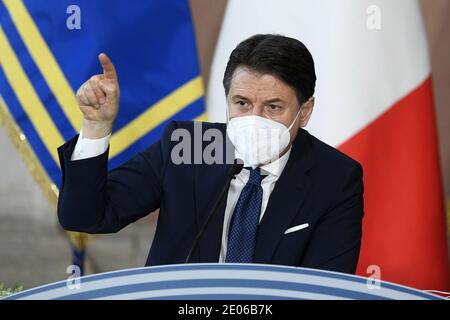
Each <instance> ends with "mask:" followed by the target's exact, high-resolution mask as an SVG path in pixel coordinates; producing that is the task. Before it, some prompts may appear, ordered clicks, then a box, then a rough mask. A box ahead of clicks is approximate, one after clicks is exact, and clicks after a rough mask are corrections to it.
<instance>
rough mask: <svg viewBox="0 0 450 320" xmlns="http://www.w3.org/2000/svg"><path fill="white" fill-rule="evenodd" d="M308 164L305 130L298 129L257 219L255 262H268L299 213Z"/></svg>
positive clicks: (307, 183)
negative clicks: (262, 211) (281, 170)
mask: <svg viewBox="0 0 450 320" xmlns="http://www.w3.org/2000/svg"><path fill="white" fill-rule="evenodd" d="M312 163H313V161H312V153H311V150H310V143H309V136H308V133H307V132H306V131H305V130H303V129H300V131H299V133H298V135H297V137H296V139H295V141H294V143H293V145H292V151H291V154H290V157H289V160H288V162H287V164H286V167H285V168H284V170H283V172H282V174H281V176H280V177H279V179H278V181H277V182H276V184H275V187H274V189H273V191H272V194H271V195H270V198H269V203H268V204H267V208H266V211H265V213H264V216H263V218H262V220H261V222H260V225H259V228H258V235H257V240H256V247H255V255H254V259H253V260H254V262H255V263H269V262H270V260H271V258H272V256H273V254H274V252H275V250H276V247H277V245H278V243H279V241H280V240H281V237H282V236H283V234H284V231H285V230H286V229H287V228H288V227H289V226H290V224H291V222H292V220H293V219H294V218H295V217H296V216H297V214H298V213H299V210H300V208H301V206H302V203H303V201H304V200H305V198H306V196H307V195H308V192H309V189H310V177H309V175H308V170H309V168H310V167H311V165H312Z"/></svg>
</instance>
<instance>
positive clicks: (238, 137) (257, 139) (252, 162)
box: [227, 110, 300, 168]
mask: <svg viewBox="0 0 450 320" xmlns="http://www.w3.org/2000/svg"><path fill="white" fill-rule="evenodd" d="M299 113H300V110H299V112H297V115H296V116H295V119H294V121H293V122H292V123H291V125H290V126H289V128H287V127H286V126H285V125H283V124H281V123H279V122H276V121H273V120H270V119H267V118H264V117H260V116H242V117H235V118H233V119H231V120H229V121H228V125H227V135H228V138H229V139H230V141H231V142H232V143H233V145H234V147H235V149H236V151H237V153H238V155H239V156H240V157H242V160H244V164H245V165H249V166H251V167H252V168H255V167H258V166H260V165H264V164H267V163H270V162H272V161H274V160H276V159H278V158H279V157H280V154H281V153H282V152H283V151H284V150H285V149H286V147H287V146H288V145H289V142H290V140H291V135H290V132H289V130H290V129H291V128H292V126H293V125H294V123H295V121H296V120H297V117H298V115H299Z"/></svg>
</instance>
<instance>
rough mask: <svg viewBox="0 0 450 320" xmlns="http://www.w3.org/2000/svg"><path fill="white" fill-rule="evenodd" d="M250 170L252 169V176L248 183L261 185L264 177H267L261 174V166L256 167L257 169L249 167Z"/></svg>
mask: <svg viewBox="0 0 450 320" xmlns="http://www.w3.org/2000/svg"><path fill="white" fill-rule="evenodd" d="M248 170H249V171H250V177H249V178H248V182H247V183H250V184H255V185H258V186H260V185H261V181H262V179H264V178H265V176H262V175H261V170H260V169H259V168H255V169H251V168H249V169H248Z"/></svg>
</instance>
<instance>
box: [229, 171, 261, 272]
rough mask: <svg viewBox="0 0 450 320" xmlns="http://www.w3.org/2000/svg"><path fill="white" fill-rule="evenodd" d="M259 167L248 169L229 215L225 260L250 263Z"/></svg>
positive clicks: (258, 198)
mask: <svg viewBox="0 0 450 320" xmlns="http://www.w3.org/2000/svg"><path fill="white" fill-rule="evenodd" d="M264 177H265V176H261V173H260V169H259V168H256V169H250V177H249V179H248V182H247V184H246V185H245V186H244V189H242V191H241V194H240V195H239V199H238V201H237V203H236V207H235V209H234V212H233V216H232V217H231V222H230V228H229V231H228V247H227V256H226V258H225V262H236V263H251V262H252V261H253V253H254V251H255V242H256V234H257V231H258V224H259V217H260V215H261V202H262V195H263V190H262V187H261V181H262V179H264Z"/></svg>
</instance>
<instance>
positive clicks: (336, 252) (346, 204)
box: [302, 164, 364, 273]
mask: <svg viewBox="0 0 450 320" xmlns="http://www.w3.org/2000/svg"><path fill="white" fill-rule="evenodd" d="M362 176H363V170H362V167H361V165H359V164H356V165H354V166H353V167H352V169H351V170H350V173H349V174H347V178H346V179H344V183H343V184H342V187H341V190H340V192H338V196H337V198H336V200H335V201H334V202H333V204H332V205H331V206H330V208H329V210H328V211H327V213H326V214H325V215H324V216H323V217H322V219H321V221H320V222H319V224H318V226H317V227H316V230H315V231H314V234H313V237H312V240H311V242H310V244H309V246H308V249H307V251H306V253H305V256H304V259H303V263H302V266H304V267H309V268H317V269H324V270H331V271H337V272H345V273H355V272H356V266H357V263H358V257H359V250H360V246H361V236H362V218H363V215H364V199H363V193H364V186H363V178H362Z"/></svg>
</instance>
